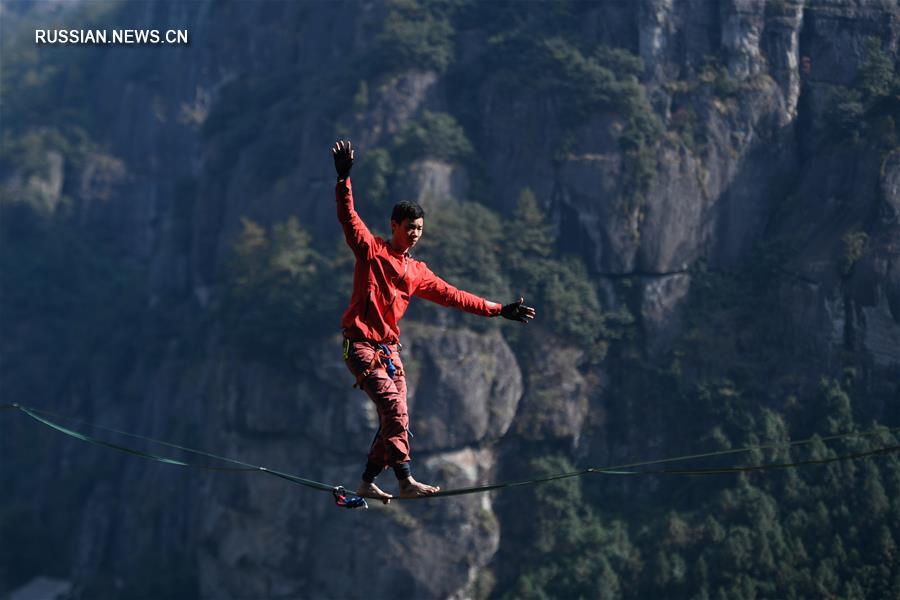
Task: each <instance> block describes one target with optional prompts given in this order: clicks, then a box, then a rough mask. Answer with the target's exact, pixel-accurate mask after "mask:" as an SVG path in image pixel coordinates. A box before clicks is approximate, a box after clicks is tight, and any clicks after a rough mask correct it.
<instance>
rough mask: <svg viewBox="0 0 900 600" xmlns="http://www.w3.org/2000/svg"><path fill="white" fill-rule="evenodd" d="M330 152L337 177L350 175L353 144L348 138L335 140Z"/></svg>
mask: <svg viewBox="0 0 900 600" xmlns="http://www.w3.org/2000/svg"><path fill="white" fill-rule="evenodd" d="M331 154H332V155H333V156H334V170H335V171H337V176H338V179H346V178H348V177H350V169H352V168H353V146H352V145H351V144H350V140H347V141H346V142H345V141H344V140H339V141H337V142H335V144H334V147H333V148H332V149H331Z"/></svg>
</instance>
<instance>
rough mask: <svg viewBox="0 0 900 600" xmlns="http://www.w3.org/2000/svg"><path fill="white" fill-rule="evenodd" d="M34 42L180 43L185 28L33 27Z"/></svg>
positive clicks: (185, 41) (183, 42)
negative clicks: (161, 29)
mask: <svg viewBox="0 0 900 600" xmlns="http://www.w3.org/2000/svg"><path fill="white" fill-rule="evenodd" d="M34 43H35V44H58V45H65V44H73V45H77V44H122V45H129V44H161V45H162V44H173V45H174V44H181V45H187V44H188V43H189V36H188V30H187V29H166V30H165V31H160V30H159V29H35V30H34Z"/></svg>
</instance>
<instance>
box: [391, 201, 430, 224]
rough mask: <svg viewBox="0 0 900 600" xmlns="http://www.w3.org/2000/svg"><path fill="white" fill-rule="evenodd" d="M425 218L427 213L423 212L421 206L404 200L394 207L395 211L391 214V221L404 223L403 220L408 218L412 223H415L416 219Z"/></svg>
mask: <svg viewBox="0 0 900 600" xmlns="http://www.w3.org/2000/svg"><path fill="white" fill-rule="evenodd" d="M424 216H425V211H424V210H422V207H421V206H419V205H418V204H417V203H415V202H408V201H406V200H404V201H403V202H398V203H397V204H395V205H394V210H393V211H392V212H391V221H397V222H398V223H402V222H403V219H406V218H408V219H409V220H411V221H415V220H416V219H421V218H423V217H424Z"/></svg>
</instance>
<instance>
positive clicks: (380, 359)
mask: <svg viewBox="0 0 900 600" xmlns="http://www.w3.org/2000/svg"><path fill="white" fill-rule="evenodd" d="M375 346H376V347H375V356H373V357H372V362H370V363H369V366H367V367H366V368H365V369H364V370H363V371H361V372H360V374H359V375H357V376H356V383H354V384H353V387H355V388H359V389H363V382H364V381H365V380H366V377H368V376H369V375H371V374H372V373H374V372H375V371H377V370H378V369H384V370H385V372H387V374H388V377H390V378H391V379H396V378H397V377H403V376H404V375H405V374H406V373H405V372H404V371H403V367H398V366H397V365H395V364H394V359H393V358H391V349H390V348H389V347H388V345H387V344H376V345H375ZM398 347H399V345H398ZM349 356H350V340H348V339H344V360H347V358H349Z"/></svg>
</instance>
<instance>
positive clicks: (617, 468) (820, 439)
mask: <svg viewBox="0 0 900 600" xmlns="http://www.w3.org/2000/svg"><path fill="white" fill-rule="evenodd" d="M0 409H18V410H19V411H21V412H23V413H25V414H26V415H28V416H29V417H31V418H33V419H35V420H36V421H39V422H40V423H43V424H44V425H47V426H48V427H50V428H52V429H55V430H57V431H60V432H62V433H65V434H66V435H69V436H72V437H74V438H76V439H79V440H81V441H85V442H89V443H92V444H96V445H99V446H103V447H106V448H111V449H113V450H119V451H120V452H125V453H127V454H131V455H134V456H140V457H142V458H149V459H151V460H156V461H159V462H162V463H165V464H170V465H176V466H180V467H190V468H196V469H206V470H212V471H255V472H261V473H266V474H268V475H273V476H275V477H279V478H282V479H286V480H287V481H290V482H292V483H296V484H299V485H303V486H306V487H309V488H312V489H316V490H320V491H327V492H332V493H335V492H336V491H338V490H340V491H341V492H345V493H349V494H350V495H355V494H353V493H352V492H346V491H345V490H344V488H343V487H341V486H333V485H328V484H326V483H321V482H319V481H314V480H312V479H306V478H304V477H299V476H297V475H292V474H290V473H285V472H282V471H277V470H274V469H269V468H267V467H263V466H260V465H254V464H250V463H246V462H243V461H240V460H236V459H233V458H228V457H225V456H220V455H218V454H212V453H210V452H204V451H202V450H196V449H194V448H188V447H186V446H181V445H178V444H173V443H170V442H165V441H162V440H157V439H154V438H150V437H147V436H143V435H139V434H135V433H129V432H126V431H121V430H119V429H114V428H112V427H106V426H103V425H97V424H94V423H90V422H87V421H82V420H79V419H75V418H73V417H69V416H66V415H62V414H59V413H54V412H51V411H47V410H43V409H37V408H33V407H25V406H23V405H21V404H18V403H12V404H3V405H0ZM37 413H40V414H44V415H51V416H54V417H58V418H62V419H66V420H69V421H73V422H76V423H79V424H81V425H86V426H89V427H94V428H96V429H101V430H105V431H110V432H113V433H118V434H120V435H125V436H128V437H133V438H137V439H141V440H144V441H147V442H151V443H154V444H160V445H163V446H168V447H170V448H176V449H178V450H182V451H184V452H189V453H192V454H197V455H199V456H205V457H207V458H213V459H216V460H221V461H225V462H229V463H232V464H235V465H239V467H217V466H212V465H201V464H194V463H187V462H184V461H180V460H175V459H172V458H166V457H163V456H158V455H156V454H151V453H149V452H143V451H141V450H135V449H133V448H128V447H126V446H122V445H119V444H114V443H111V442H107V441H104V440H99V439H97V438H94V437H91V436H89V435H85V434H83V433H80V432H77V431H73V430H71V429H69V428H67V427H63V426H62V425H59V424H58V423H54V422H53V421H50V420H49V419H46V418H44V417H41V416H39V415H38V414H37ZM896 432H900V427H890V428H888V427H880V428H876V429H872V430H869V431H859V432H847V433H840V434H835V435H829V436H812V437H810V438H806V439H803V440H796V441H793V442H773V443H769V444H759V445H755V446H744V447H742V448H732V449H729V450H718V451H714V452H703V453H698V454H686V455H682V456H674V457H669V458H661V459H656V460H647V461H641V462H632V463H624V464H621V465H613V466H609V467H589V468H586V469H581V470H578V471H569V472H566V473H557V474H554V475H547V476H545V477H537V478H534V479H523V480H520V481H508V482H502V483H491V484H486V485H480V486H473V487H466V488H458V489H455V490H442V491H440V492H436V493H434V494H429V495H427V496H421V497H419V498H400V497H397V496H394V497H393V498H392V499H394V500H412V499H426V498H439V497H446V496H461V495H465V494H476V493H482V492H489V491H493V490H501V489H506V488H513V487H520V486H525V485H534V484H538V483H546V482H549V481H556V480H560V479H567V478H570V477H581V476H585V475H720V474H728V473H747V472H753V471H766V470H774V469H788V468H795V467H801V466H808V465H823V464H828V463H834V462H838V461H845V460H856V459H860V458H865V457H869V456H878V455H885V454H889V453H892V452H897V451H900V445H892V446H884V447H881V448H876V449H874V450H868V451H865V452H856V453H852V454H844V455H840V456H832V457H828V458H821V459H810V460H804V461H797V462H788V463H766V464H761V465H748V466H742V467H722V468H708V469H699V468H698V469H639V470H635V469H637V468H638V467H648V466H654V465H661V464H668V463H673V462H683V461H687V460H696V459H700V458H709V457H712V456H726V455H733V454H739V453H747V452H754V451H758V450H770V449H775V448H793V447H796V446H802V445H808V444H814V443H824V442H830V441H834V440H839V439H846V438H852V437H857V438H859V437H871V436H876V435H883V434H893V433H896Z"/></svg>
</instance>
